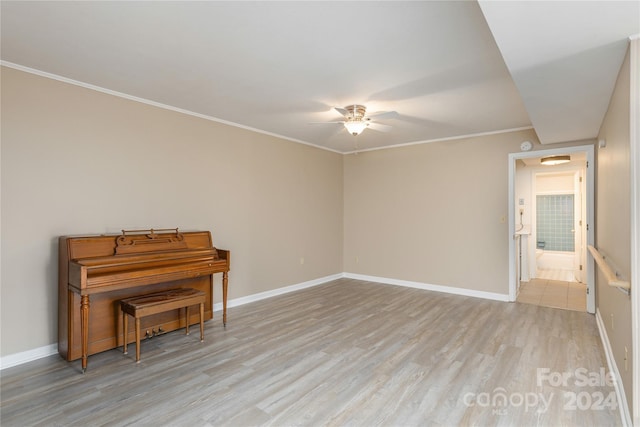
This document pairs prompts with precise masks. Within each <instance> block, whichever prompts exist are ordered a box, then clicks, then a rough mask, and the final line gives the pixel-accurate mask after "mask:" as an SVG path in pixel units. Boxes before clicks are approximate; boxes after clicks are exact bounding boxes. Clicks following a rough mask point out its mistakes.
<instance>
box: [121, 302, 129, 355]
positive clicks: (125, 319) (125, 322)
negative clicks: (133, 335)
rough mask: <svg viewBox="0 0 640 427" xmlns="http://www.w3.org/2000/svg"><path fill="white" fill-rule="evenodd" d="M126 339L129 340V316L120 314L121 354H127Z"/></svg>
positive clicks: (123, 313)
mask: <svg viewBox="0 0 640 427" xmlns="http://www.w3.org/2000/svg"><path fill="white" fill-rule="evenodd" d="M127 338H129V315H128V314H127V313H125V312H124V311H123V312H122V342H123V344H122V353H123V354H128V352H127Z"/></svg>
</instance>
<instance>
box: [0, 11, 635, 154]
mask: <svg viewBox="0 0 640 427" xmlns="http://www.w3.org/2000/svg"><path fill="white" fill-rule="evenodd" d="M560 3H562V5H561V6H558V5H556V2H539V3H538V2H535V5H534V2H532V3H529V2H484V1H483V2H482V3H481V4H478V3H477V2H475V1H466V2H456V1H412V2H400V1H379V2H366V1H357V2H342V1H341V2H272V1H263V2H245V1H240V2H59V1H56V2H12V1H4V0H3V1H2V2H1V3H0V7H1V19H2V21H1V24H2V25H1V31H2V46H1V47H2V50H1V55H2V61H3V64H4V65H7V66H12V67H16V68H20V69H27V70H30V71H36V72H41V73H49V74H52V75H54V76H60V77H61V78H64V79H69V80H73V81H75V82H79V83H81V84H86V85H93V86H97V87H99V88H104V89H105V90H108V91H112V92H118V93H122V94H126V95H127V96H130V97H136V98H141V99H144V100H148V101H151V102H153V103H158V104H163V105H167V106H170V107H172V108H176V109H181V110H185V111H189V112H193V113H196V114H198V115H200V116H205V117H208V118H211V119H213V120H218V121H222V122H225V123H231V124H236V125H239V126H241V127H246V128H251V129H254V130H258V131H261V132H265V133H270V134H274V135H278V136H281V137H284V138H287V139H291V140H294V141H298V142H303V143H307V144H312V145H316V146H320V147H324V148H327V149H330V150H335V151H338V152H350V151H353V150H354V149H355V147H356V144H357V146H358V147H359V148H360V149H371V148H378V147H383V146H390V145H398V144H407V143H415V142H423V141H432V140H441V139H446V138H453V137H458V136H464V135H475V134H482V133H490V132H500V131H505V130H510V129H519V128H526V127H530V126H532V124H533V126H535V130H536V132H537V133H538V135H539V136H540V138H541V140H542V142H543V143H544V142H560V141H570V140H577V139H584V138H593V137H595V136H596V135H597V132H598V129H599V127H600V124H601V122H602V118H603V115H604V112H605V111H606V107H607V105H608V102H609V98H610V96H611V91H612V88H613V84H614V83H615V79H616V76H617V73H618V70H619V68H620V65H621V63H622V60H623V57H624V53H625V50H626V45H627V42H628V39H627V37H628V36H630V35H632V34H635V33H638V32H640V29H639V23H638V16H639V15H640V13H639V6H638V4H639V3H638V2H608V1H602V2H582V1H572V2H560ZM483 13H484V14H483ZM485 15H486V16H487V19H486V20H485ZM487 22H488V23H489V25H487ZM494 37H495V39H496V41H497V43H496V41H494ZM498 48H500V50H499V49H498ZM503 57H504V58H505V59H504V60H503ZM505 62H506V65H505ZM514 82H515V83H514ZM353 103H359V104H364V105H366V106H367V108H368V111H370V112H374V111H396V112H397V113H398V114H397V115H396V116H391V117H388V118H386V119H384V120H382V119H381V120H380V122H381V123H384V124H387V125H391V126H393V128H392V129H391V131H389V132H377V131H374V130H371V129H367V130H365V131H364V133H363V134H361V135H360V136H358V137H353V136H351V135H349V134H348V133H347V132H346V130H345V129H344V128H343V127H342V125H340V124H310V123H311V122H324V121H333V120H340V119H341V116H340V115H339V114H338V113H337V112H335V111H334V110H333V109H332V107H334V106H337V107H344V106H346V105H348V104H353Z"/></svg>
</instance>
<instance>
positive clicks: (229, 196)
mask: <svg viewBox="0 0 640 427" xmlns="http://www.w3.org/2000/svg"><path fill="white" fill-rule="evenodd" d="M1 136H2V156H1V162H2V163H1V167H2V169H1V195H2V225H1V227H2V228H1V230H2V248H1V249H2V260H1V266H2V272H1V284H0V286H1V295H2V300H1V323H2V341H1V344H2V349H1V354H2V355H9V354H14V353H17V352H21V351H26V350H32V349H34V348H39V347H43V346H46V345H49V344H53V343H55V342H56V341H57V317H56V316H57V315H56V310H57V293H56V286H57V283H56V280H57V265H56V262H57V248H56V245H55V241H56V238H57V237H58V236H59V235H66V234H85V233H105V232H116V233H117V232H119V230H120V229H122V228H148V227H156V228H161V227H180V228H182V229H185V230H187V229H203V230H211V231H212V234H213V239H214V244H215V245H216V246H218V247H220V248H224V249H230V250H231V252H232V258H231V260H232V263H231V269H232V270H231V273H230V285H229V297H230V298H237V297H241V296H246V295H251V294H255V293H258V292H262V291H267V290H271V289H275V288H279V287H283V286H287V285H291V284H297V283H301V282H305V281H308V280H313V279H317V278H321V277H325V276H328V275H331V274H336V273H340V272H342V271H343V266H342V259H343V257H342V241H343V236H342V212H343V194H342V188H343V187H342V182H343V179H342V172H343V165H342V162H343V158H342V156H341V155H339V154H336V153H331V152H328V151H324V150H319V149H316V148H313V147H308V146H304V145H301V144H297V143H293V142H289V141H285V140H281V139H277V138H274V137H270V136H266V135H262V134H257V133H254V132H250V131H245V130H242V129H239V128H235V127H230V126H226V125H222V124H219V123H216V122H212V121H207V120H204V119H200V118H196V117H192V116H188V115H184V114H180V113H176V112H173V111H168V110H164V109H160V108H156V107H152V106H149V105H145V104H141V103H137V102H132V101H128V100H125V99H122V98H118V97H114V96H111V95H106V94H102V93H99V92H95V91H92V90H88V89H84V88H81V87H77V86H73V85H69V84H65V83H61V82H58V81H54V80H50V79H46V78H42V77H38V76H34V75H31V74H27V73H23V72H21V71H17V70H14V69H11V68H6V67H3V68H2V135H1ZM301 257H304V264H301V263H300V258H301ZM219 280H220V279H219V278H218V277H216V286H215V292H216V293H217V294H216V296H215V300H216V301H219V299H220V298H219V293H220V292H219V290H220V287H219Z"/></svg>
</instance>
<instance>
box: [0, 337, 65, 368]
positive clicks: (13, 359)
mask: <svg viewBox="0 0 640 427" xmlns="http://www.w3.org/2000/svg"><path fill="white" fill-rule="evenodd" d="M54 354H58V344H57V343H56V344H51V345H45V346H44V347H38V348H34V349H33V350H27V351H22V352H20V353H14V354H9V355H8V356H3V357H1V358H0V370H2V369H6V368H11V367H13V366H18V365H22V364H23V363H27V362H31V361H32V360H37V359H42V358H43V357H47V356H52V355H54Z"/></svg>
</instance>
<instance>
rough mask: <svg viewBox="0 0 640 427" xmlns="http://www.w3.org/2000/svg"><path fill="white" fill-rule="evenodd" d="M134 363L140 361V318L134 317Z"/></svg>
mask: <svg viewBox="0 0 640 427" xmlns="http://www.w3.org/2000/svg"><path fill="white" fill-rule="evenodd" d="M136 363H140V318H139V317H136Z"/></svg>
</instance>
